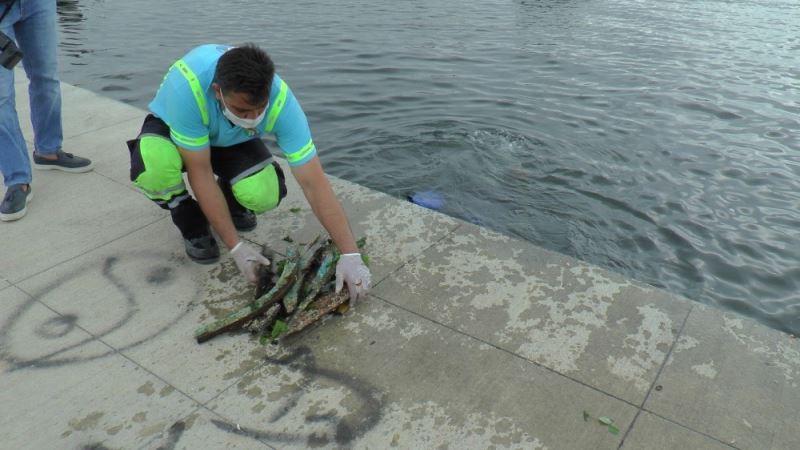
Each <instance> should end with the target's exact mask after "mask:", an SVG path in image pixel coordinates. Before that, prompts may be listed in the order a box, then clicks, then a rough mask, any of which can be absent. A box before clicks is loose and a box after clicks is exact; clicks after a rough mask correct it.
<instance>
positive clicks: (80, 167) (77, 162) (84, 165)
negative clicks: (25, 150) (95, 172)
mask: <svg viewBox="0 0 800 450" xmlns="http://www.w3.org/2000/svg"><path fill="white" fill-rule="evenodd" d="M54 155H55V156H56V159H47V158H45V157H43V156H41V155H39V154H38V153H37V152H33V166H34V167H36V168H37V169H39V170H63V171H64V172H72V173H81V172H88V171H90V170H92V161H90V160H88V159H86V158H81V157H80V156H75V155H73V154H72V153H64V152H63V151H61V150H59V151H57V152H56V153H54Z"/></svg>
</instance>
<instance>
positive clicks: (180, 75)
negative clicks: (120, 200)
mask: <svg viewBox="0 0 800 450" xmlns="http://www.w3.org/2000/svg"><path fill="white" fill-rule="evenodd" d="M230 48H231V47H229V46H226V45H214V44H208V45H202V46H200V47H197V48H195V49H193V50H192V51H190V52H189V53H187V54H186V55H185V56H184V57H183V58H181V59H180V60H179V61H178V62H177V63H176V64H175V65H173V66H172V68H170V70H169V72H167V74H166V75H165V76H164V80H163V81H162V82H161V86H160V87H159V88H158V92H157V93H156V96H155V98H153V101H152V102H150V105H149V108H150V111H151V112H152V113H153V114H155V115H156V116H157V117H159V118H160V119H161V120H163V121H164V122H166V123H167V125H169V128H170V136H171V138H172V141H173V142H175V145H178V146H180V147H182V148H185V149H186V150H205V149H207V148H209V146H214V147H230V146H232V145H236V144H239V143H242V142H245V141H248V140H250V139H253V138H255V137H257V136H261V135H263V134H274V135H275V138H276V140H277V141H278V146H279V147H280V148H281V150H282V151H283V153H284V155H285V156H286V158H287V160H288V162H289V165H290V166H300V165H303V164H305V163H306V162H308V161H309V160H311V159H312V158H313V157H314V156H315V155H316V154H317V151H316V148H315V147H314V143H313V141H312V140H311V130H309V128H308V120H306V115H305V113H303V109H302V108H301V107H300V103H299V102H298V101H297V99H296V98H295V97H294V94H292V91H291V89H289V87H288V86H287V85H286V83H285V82H284V81H283V80H281V78H280V77H279V76H278V75H277V74H276V75H275V77H274V78H273V80H272V88H271V89H270V94H269V106H268V107H267V112H266V114H265V116H264V119H263V120H262V121H261V122H260V123H259V124H258V126H257V127H256V129H255V132H254V131H252V130H246V129H244V128H241V127H239V126H236V125H233V124H232V123H231V122H230V121H229V120H228V119H227V118H225V116H224V115H223V114H222V105H220V102H219V100H217V98H216V96H215V95H214V89H213V88H212V87H211V83H212V82H213V81H214V73H215V72H216V69H217V60H219V58H220V56H222V54H223V53H224V52H225V51H227V50H228V49H230ZM180 63H182V64H180ZM179 64H180V66H179ZM190 79H191V80H192V81H191V82H190ZM193 85H194V87H195V89H194V90H193V89H192V87H193ZM195 92H197V95H198V96H200V95H202V98H200V99H199V100H200V103H202V102H203V100H205V117H204V114H203V113H204V111H202V109H201V107H200V105H198V98H196V97H195Z"/></svg>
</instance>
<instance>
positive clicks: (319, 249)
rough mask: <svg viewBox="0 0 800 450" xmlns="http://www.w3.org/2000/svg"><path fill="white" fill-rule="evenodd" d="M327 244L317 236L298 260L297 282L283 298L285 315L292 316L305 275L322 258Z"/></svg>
mask: <svg viewBox="0 0 800 450" xmlns="http://www.w3.org/2000/svg"><path fill="white" fill-rule="evenodd" d="M327 242H328V240H327V239H325V240H324V241H320V240H319V236H317V239H315V240H314V241H313V242H312V243H311V245H310V246H309V249H308V251H307V252H306V253H305V254H304V255H303V256H302V258H301V259H300V269H299V275H298V277H297V281H295V282H294V284H293V285H292V287H291V289H289V292H287V293H286V295H285V296H284V297H283V306H284V308H286V313H287V314H292V313H293V312H294V310H295V308H296V307H297V303H298V302H299V301H300V290H301V288H302V285H303V281H305V279H306V274H307V273H308V272H309V270H310V269H311V267H312V266H313V265H314V264H315V263H317V262H319V260H320V259H321V258H322V253H323V252H324V251H325V247H326V245H327Z"/></svg>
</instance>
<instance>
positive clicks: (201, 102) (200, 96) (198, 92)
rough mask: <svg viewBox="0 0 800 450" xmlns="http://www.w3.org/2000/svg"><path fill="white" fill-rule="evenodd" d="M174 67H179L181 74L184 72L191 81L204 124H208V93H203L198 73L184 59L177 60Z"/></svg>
mask: <svg viewBox="0 0 800 450" xmlns="http://www.w3.org/2000/svg"><path fill="white" fill-rule="evenodd" d="M173 67H177V68H178V70H180V71H181V74H183V77H184V78H186V81H188V82H189V87H190V88H192V94H194V100H195V101H196V102H197V107H198V108H200V115H202V116H203V125H205V126H208V108H207V107H206V95H205V93H203V88H202V87H200V81H198V79H197V75H195V74H194V72H192V69H190V68H189V66H188V65H186V63H185V62H183V60H182V59H179V60H177V61H176V62H175V64H173Z"/></svg>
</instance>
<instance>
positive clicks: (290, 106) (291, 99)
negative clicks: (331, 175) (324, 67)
mask: <svg viewBox="0 0 800 450" xmlns="http://www.w3.org/2000/svg"><path fill="white" fill-rule="evenodd" d="M286 89H287V92H286V103H285V104H284V106H283V109H282V110H281V113H280V115H279V116H278V119H277V120H276V121H275V128H274V129H273V132H274V133H275V138H276V139H277V141H278V146H279V147H280V148H281V150H282V151H283V154H284V155H285V156H286V160H287V161H288V163H289V165H290V166H292V167H298V166H302V165H303V164H305V163H307V162H308V161H310V160H311V159H312V158H314V156H316V154H317V149H316V148H315V147H314V142H313V141H312V140H311V130H310V129H309V127H308V120H307V119H306V115H305V113H304V112H303V108H301V107H300V102H298V101H297V98H295V96H294V94H293V93H292V90H291V89H289V87H288V86H287V87H286Z"/></svg>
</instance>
